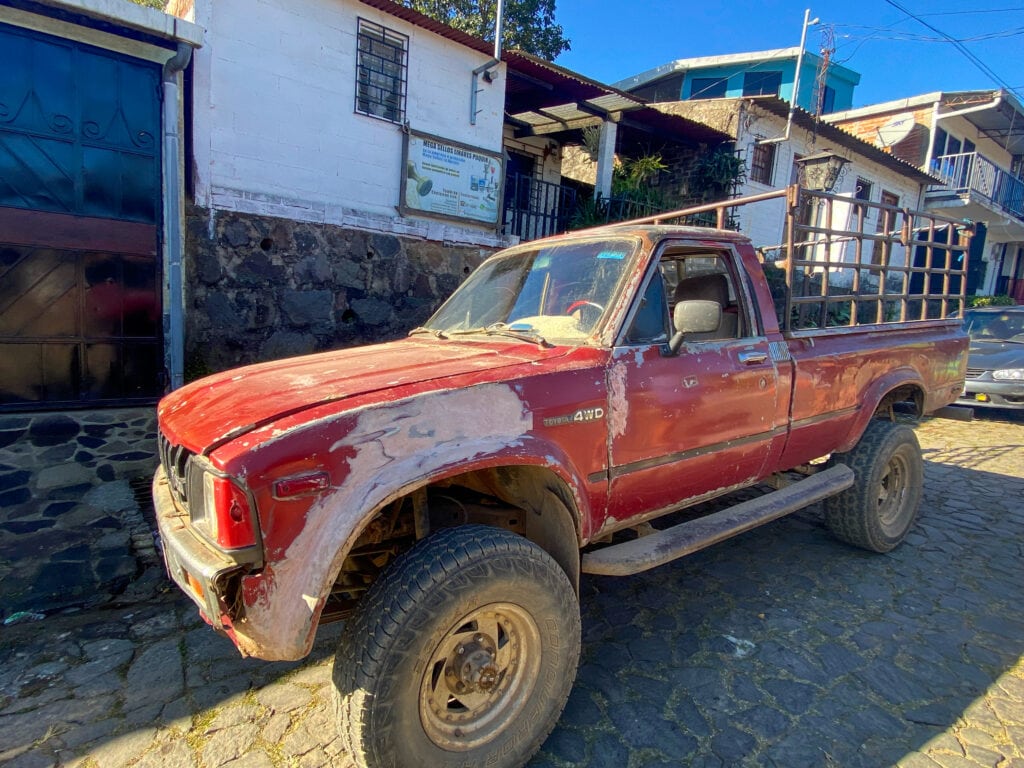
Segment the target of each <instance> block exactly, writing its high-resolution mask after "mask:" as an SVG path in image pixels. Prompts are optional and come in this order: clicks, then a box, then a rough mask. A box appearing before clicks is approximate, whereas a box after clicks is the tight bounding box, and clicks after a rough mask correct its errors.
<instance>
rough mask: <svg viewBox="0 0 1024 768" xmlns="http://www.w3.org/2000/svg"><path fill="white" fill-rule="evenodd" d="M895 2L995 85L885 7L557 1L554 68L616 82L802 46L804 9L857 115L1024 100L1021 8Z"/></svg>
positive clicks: (1023, 3) (873, 0) (749, 0)
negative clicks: (558, 40)
mask: <svg viewBox="0 0 1024 768" xmlns="http://www.w3.org/2000/svg"><path fill="white" fill-rule="evenodd" d="M894 2H896V3H897V4H898V5H900V6H902V7H903V8H905V9H906V10H908V11H910V12H911V13H912V14H915V15H917V16H920V17H921V19H923V20H924V21H926V22H928V23H929V24H931V25H932V26H933V27H936V28H937V29H938V30H939V31H940V32H942V33H945V34H946V35H948V36H949V37H952V38H955V39H957V40H960V41H962V45H963V47H965V48H966V49H967V50H968V51H969V52H970V53H972V54H974V56H975V57H977V58H978V59H979V60H980V61H981V62H982V63H983V64H984V65H985V66H987V67H988V68H989V69H990V70H991V71H992V72H994V74H995V75H996V76H997V77H998V78H999V79H1001V80H1002V83H1000V82H998V80H996V79H994V78H993V77H991V76H990V75H989V74H986V73H985V72H983V71H982V69H980V68H979V67H978V66H976V65H975V64H973V63H971V61H970V60H969V59H968V58H967V57H966V56H964V54H963V53H961V52H960V51H958V50H957V48H956V47H955V46H954V45H953V44H952V43H950V42H932V41H931V40H932V39H941V36H940V35H939V34H937V33H936V32H934V31H932V30H930V29H928V28H927V27H926V26H924V25H923V24H921V23H920V22H919V21H915V20H913V19H911V18H909V17H908V16H907V15H906V14H905V13H903V12H901V11H900V10H898V9H897V8H896V7H894V6H893V4H892V3H890V2H887V0H858V1H857V2H850V0H846V1H845V2H839V1H838V0H828V1H827V2H817V3H811V2H810V0H729V1H728V2H707V1H705V2H693V1H692V0H632V1H630V0H558V3H557V6H556V9H557V10H556V15H555V18H556V20H557V21H558V23H559V24H561V25H562V26H563V27H564V29H565V34H566V36H567V37H568V38H569V39H570V40H571V41H572V50H571V51H569V52H567V53H563V54H562V55H561V56H559V57H558V59H557V60H556V62H557V63H558V64H560V65H562V66H564V67H568V68H569V69H572V70H575V71H576V72H579V73H581V74H583V75H587V76H588V77H592V78H594V79H595V80H600V81H602V82H605V83H613V82H615V81H617V80H621V79H622V78H624V77H628V76H630V75H634V74H637V73H639V72H643V71H644V70H647V69H651V68H653V67H656V66H658V65H660V64H664V63H666V62H669V61H672V60H674V59H682V58H691V57H694V56H714V55H720V54H727V53H742V52H745V51H760V50H772V49H776V48H787V47H790V46H796V45H798V44H799V42H800V28H801V26H802V24H803V19H804V10H805V9H806V8H810V10H811V18H812V19H813V18H814V17H818V18H819V19H820V23H819V24H818V25H815V26H812V27H810V28H809V29H808V33H807V50H809V51H813V52H817V51H819V49H820V48H821V44H822V29H823V28H825V27H829V28H831V29H832V31H833V33H834V36H835V48H836V52H835V54H834V60H835V61H836V62H838V63H841V64H843V65H844V66H846V67H849V68H850V69H852V70H854V71H856V72H860V74H861V83H860V85H859V86H858V87H857V89H856V91H855V92H854V106H864V105H865V104H874V103H878V102H882V101H890V100H893V99H899V98H903V97H906V96H914V95H918V94H922V93H929V92H931V91H956V90H975V89H990V88H999V87H1010V88H1013V89H1016V91H1015V93H1016V96H1017V97H1018V98H1019V99H1022V100H1024V0H930V1H929V0H894ZM921 38H928V40H923V39H921ZM976 38H988V39H976Z"/></svg>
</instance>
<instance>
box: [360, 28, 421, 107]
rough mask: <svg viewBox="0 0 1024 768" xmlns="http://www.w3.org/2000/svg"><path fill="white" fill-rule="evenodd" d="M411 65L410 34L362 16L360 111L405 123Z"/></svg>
mask: <svg viewBox="0 0 1024 768" xmlns="http://www.w3.org/2000/svg"><path fill="white" fill-rule="evenodd" d="M408 66H409V38H408V37H406V36H405V35H400V34H398V33H397V32H393V31H391V30H390V29H386V28H385V27H382V26H380V25H379V24H374V23H373V22H371V21H366V20H365V19H359V35H358V53H357V64H356V112H359V113H361V114H364V115H370V116H371V117H379V118H380V119H382V120H390V121H391V122H392V123H401V122H404V120H405V97H406V83H407V73H408Z"/></svg>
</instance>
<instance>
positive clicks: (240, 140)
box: [194, 0, 505, 244]
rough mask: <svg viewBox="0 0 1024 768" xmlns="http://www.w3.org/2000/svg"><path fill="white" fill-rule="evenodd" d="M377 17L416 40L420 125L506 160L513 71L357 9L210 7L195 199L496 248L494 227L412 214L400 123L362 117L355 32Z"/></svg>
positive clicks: (332, 3) (262, 3)
mask: <svg viewBox="0 0 1024 768" xmlns="http://www.w3.org/2000/svg"><path fill="white" fill-rule="evenodd" d="M360 17H361V18H364V19H366V20H368V21H371V22H374V23H376V24H379V25H381V26H383V27H386V28H388V29H390V30H392V31H395V32H398V33H401V34H403V35H406V36H407V37H408V38H409V67H408V99H407V103H406V119H407V120H408V122H409V125H410V127H411V128H412V129H413V130H415V131H419V132H424V133H431V134H435V135H438V136H441V137H443V138H445V139H449V140H453V141H457V142H462V143H465V144H469V145H472V146H476V147H480V148H483V149H488V150H492V151H498V152H500V151H501V140H502V122H503V109H504V77H505V71H504V65H501V67H500V69H499V71H498V77H497V78H496V79H495V81H494V82H493V83H491V84H486V83H484V82H483V80H482V79H481V80H480V84H479V86H478V87H480V88H481V89H482V90H481V92H480V93H479V95H478V108H479V109H480V112H479V114H478V115H477V119H476V125H471V124H470V119H469V109H470V106H469V105H470V73H471V71H472V70H473V69H474V68H475V67H477V66H479V65H481V64H483V63H484V62H486V61H487V60H488V59H489V58H490V57H489V56H488V55H486V54H482V53H479V52H477V51H474V50H471V49H469V48H466V47H464V46H461V45H458V44H456V43H453V42H451V41H449V40H446V39H445V38H442V37H441V36H439V35H436V34H433V33H431V32H428V31H426V30H423V29H420V28H418V27H415V26H412V25H410V24H407V23H406V22H403V21H402V20H400V19H398V18H396V17H394V16H390V15H388V14H385V13H382V12H380V11H377V10H375V9H373V8H371V7H369V6H367V5H363V4H361V3H358V2H353V0H255V1H254V0H198V2H197V3H196V10H195V19H196V22H197V23H198V24H200V25H201V26H203V27H205V29H206V30H207V33H206V41H205V44H204V47H203V48H202V49H201V50H199V51H197V52H196V62H195V73H194V93H195V110H194V115H195V117H194V156H195V161H196V168H195V171H196V200H197V203H199V204H200V205H203V206H207V207H211V208H215V209H225V210H237V211H243V212H249V213H258V214H265V215H273V216H285V217H288V218H293V219H299V220H303V221H324V222H327V223H333V224H342V225H349V226H354V227H358V228H365V229H373V230H380V231H387V232H393V233H396V234H410V235H415V236H421V237H427V238H429V239H437V240H454V241H458V242H474V243H480V244H494V243H495V242H496V241H497V238H496V237H495V235H494V231H493V227H491V228H488V227H486V226H484V225H481V226H474V225H472V224H460V223H458V222H444V221H438V220H433V219H426V218H418V217H417V218H413V217H408V218H404V219H403V218H401V217H399V215H398V212H397V210H396V205H397V203H398V200H399V186H400V180H401V163H402V133H401V127H400V126H398V125H396V124H394V123H391V122H388V121H384V120H380V119H377V118H373V117H368V116H366V115H361V114H356V112H355V87H356V84H355V80H356V78H355V67H356V35H357V30H358V19H359V18H360Z"/></svg>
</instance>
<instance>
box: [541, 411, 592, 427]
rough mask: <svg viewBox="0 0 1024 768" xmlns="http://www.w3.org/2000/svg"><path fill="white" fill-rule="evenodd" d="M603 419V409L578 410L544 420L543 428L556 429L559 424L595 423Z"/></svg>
mask: <svg viewBox="0 0 1024 768" xmlns="http://www.w3.org/2000/svg"><path fill="white" fill-rule="evenodd" d="M603 418H604V408H580V409H579V410H578V411H576V412H575V413H570V414H567V415H565V416H555V417H553V418H550V419H544V426H545V427H557V426H558V425H560V424H577V423H581V422H584V421H597V420H598V419H603Z"/></svg>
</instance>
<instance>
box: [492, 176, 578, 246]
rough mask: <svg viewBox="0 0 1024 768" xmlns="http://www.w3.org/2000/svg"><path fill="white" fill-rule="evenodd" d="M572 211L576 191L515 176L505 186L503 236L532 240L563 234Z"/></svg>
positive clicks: (547, 182) (528, 177)
mask: <svg viewBox="0 0 1024 768" xmlns="http://www.w3.org/2000/svg"><path fill="white" fill-rule="evenodd" d="M575 211H576V190H575V189H573V188H572V187H567V186H563V185H561V184H554V183H552V182H549V181H540V180H538V179H535V178H533V177H532V176H530V175H527V174H523V173H516V174H513V175H512V176H510V177H509V179H508V181H507V183H506V185H505V215H504V219H503V221H504V225H505V226H504V233H505V234H506V235H518V236H519V237H520V238H521V239H523V240H536V239H537V238H541V237H547V236H548V235H556V234H558V233H560V232H565V231H566V230H567V229H568V228H569V222H570V220H571V219H572V215H573V213H574V212H575Z"/></svg>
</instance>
